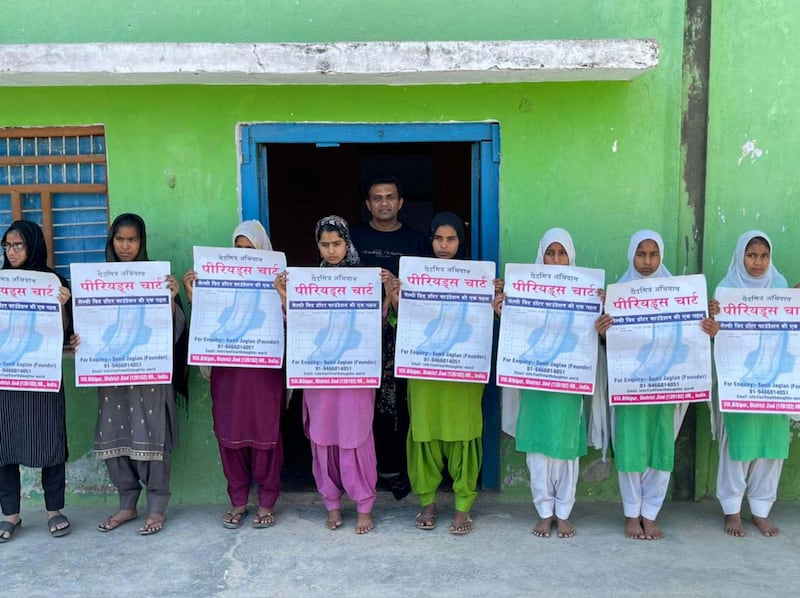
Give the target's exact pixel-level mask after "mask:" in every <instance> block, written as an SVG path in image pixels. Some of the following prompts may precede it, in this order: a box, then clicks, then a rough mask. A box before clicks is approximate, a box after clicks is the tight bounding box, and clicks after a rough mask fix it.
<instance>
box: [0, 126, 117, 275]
mask: <svg viewBox="0 0 800 598" xmlns="http://www.w3.org/2000/svg"><path fill="white" fill-rule="evenodd" d="M107 174H108V169H107V165H106V141H105V128H104V127H103V126H86V127H24V128H0V227H2V230H5V229H6V228H7V227H8V225H10V224H11V223H12V222H13V221H14V220H20V219H25V220H31V221H33V222H36V223H37V224H39V225H40V226H41V227H42V229H43V230H44V234H45V239H46V240H47V250H48V263H49V265H50V266H51V267H54V268H55V269H56V271H57V272H58V273H59V274H61V275H62V276H64V277H65V278H69V265H70V264H71V263H73V262H102V261H104V260H105V257H104V249H105V240H106V231H107V230H108V185H107V182H108V178H107Z"/></svg>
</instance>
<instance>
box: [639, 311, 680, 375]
mask: <svg viewBox="0 0 800 598" xmlns="http://www.w3.org/2000/svg"><path fill="white" fill-rule="evenodd" d="M651 328H652V340H651V341H650V342H649V343H647V344H645V345H644V346H643V347H642V348H641V350H640V351H639V354H638V355H637V356H636V359H637V360H638V361H639V364H640V365H639V367H638V368H637V369H636V371H634V372H633V376H632V377H633V378H635V379H642V378H661V377H662V376H664V375H666V373H667V372H668V371H669V370H670V369H671V368H672V366H675V365H678V364H679V363H683V362H684V361H686V359H687V358H688V357H689V345H687V344H685V343H681V335H682V333H683V323H682V322H673V323H672V324H671V325H665V324H661V325H658V326H655V325H653V326H652V327H651Z"/></svg>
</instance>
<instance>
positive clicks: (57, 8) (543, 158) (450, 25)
mask: <svg viewBox="0 0 800 598" xmlns="http://www.w3.org/2000/svg"><path fill="white" fill-rule="evenodd" d="M8 4H10V5H11V6H10V7H8V9H7V10H6V11H5V14H6V17H5V20H4V25H3V28H2V29H1V30H0V43H23V42H86V41H162V40H165V41H228V42H233V41H333V40H337V41H350V40H356V41H357V40H395V39H401V40H440V39H498V40H501V39H549V38H573V37H574V38H591V37H599V38H605V37H637V38H656V39H658V40H659V42H660V44H661V58H660V65H659V67H658V68H657V69H656V70H655V71H653V72H650V73H647V74H645V75H643V76H642V77H640V78H638V79H636V80H635V81H633V82H625V83H559V84H518V85H511V84H509V85H469V86H422V87H397V88H390V87H380V86H370V87H346V86H342V87H303V86H286V87H255V86H244V87H232V86H231V87H225V86H220V87H210V86H209V87H200V86H172V87H100V88H47V89H32V88H0V125H6V126H8V125H14V126H26V125H65V124H83V123H102V124H104V125H105V126H106V131H107V146H108V165H109V166H108V170H109V194H110V202H111V212H112V216H113V215H115V214H118V213H120V212H123V211H128V210H132V211H136V212H138V213H140V214H141V215H142V216H143V217H144V218H145V220H146V221H147V222H148V232H149V236H150V239H149V240H148V243H149V248H150V250H151V256H153V257H154V258H158V259H171V260H172V263H173V270H174V272H177V273H182V272H183V271H184V270H185V269H186V268H188V266H189V260H190V254H191V246H192V245H193V244H196V243H197V244H206V245H213V244H220V245H226V244H228V243H229V241H230V237H229V234H230V231H231V230H232V228H233V227H234V225H235V224H236V222H237V218H238V215H237V209H238V205H239V204H238V202H239V198H238V191H237V158H236V144H235V129H236V123H238V122H255V121H361V122H363V121H378V122H380V121H391V122H397V121H432V122H438V121H450V120H455V121H474V120H486V119H492V120H497V121H498V122H499V123H500V127H501V149H502V158H501V173H500V221H501V231H500V233H501V256H502V260H503V261H504V262H507V261H526V260H532V259H533V258H534V253H535V246H536V243H537V241H538V237H539V235H540V234H541V233H542V232H544V230H546V229H547V228H549V227H552V226H565V227H567V228H568V229H569V230H570V231H571V232H572V234H573V237H574V238H575V241H576V246H577V254H578V263H579V264H581V265H586V266H595V267H605V268H606V269H607V277H608V279H609V280H616V278H618V277H619V276H620V275H621V274H622V272H623V271H624V269H625V267H626V255H625V254H626V250H627V244H628V239H629V237H630V234H631V233H632V232H633V231H635V230H637V229H639V228H644V227H648V228H655V229H658V230H660V231H661V232H662V234H663V236H664V238H665V240H666V243H667V253H666V256H665V263H666V264H667V265H668V266H669V267H670V268H671V269H673V270H675V271H681V269H682V265H683V264H684V263H685V262H686V259H687V256H686V255H685V250H683V249H682V250H680V251H679V250H678V247H683V243H682V242H681V243H679V242H678V240H679V239H683V238H684V236H685V235H687V234H691V225H692V223H691V221H690V219H689V220H687V218H686V217H685V214H684V212H685V208H684V207H683V203H682V202H683V201H684V199H683V195H682V189H681V152H680V122H681V106H682V94H683V92H682V89H683V85H682V59H683V56H682V49H683V21H684V9H683V6H682V3H680V2H672V1H669V0H657V1H654V2H641V1H638V0H627V1H626V0H583V1H577V0H573V1H567V0H560V1H555V0H551V1H544V0H537V1H531V0H519V1H512V0H507V1H501V2H488V1H485V0H468V1H466V2H463V1H462V2H454V1H452V0H448V1H445V2H438V3H431V2H423V1H422V0H409V1H408V2H405V3H397V2H391V3H389V2H373V3H370V7H371V9H370V10H365V9H364V5H365V3H364V2H355V1H352V0H350V1H347V0H339V1H338V2H327V1H323V0H317V1H314V2H307V1H302V0H298V1H297V2H289V3H286V2H282V1H278V0H275V1H273V2H255V1H252V0H251V1H244V0H239V1H228V2H210V1H207V0H206V1H203V0H199V1H196V2H193V3H191V6H184V7H183V8H178V7H173V6H171V5H169V3H163V2H156V1H147V2H146V1H142V0H133V1H131V2H128V3H127V4H126V8H125V11H126V12H125V14H122V13H121V12H119V10H120V9H117V8H112V6H116V5H115V4H107V5H102V4H101V5H99V6H98V5H97V3H92V2H89V1H88V0H80V1H72V2H69V3H64V5H61V4H53V3H50V2H47V3H45V2H43V1H41V0H26V1H25V2H22V1H17V0H12V1H11V2H8ZM221 7H224V8H221ZM87 15H91V18H89V19H85V16H87ZM454 16H457V18H454ZM173 176H174V177H175V186H174V188H173V187H171V186H170V185H169V180H170V177H173ZM682 214H683V216H682ZM299 234H307V231H299ZM681 252H683V253H681ZM69 367H70V364H68V368H67V369H69ZM68 378H69V376H68ZM66 384H67V389H68V401H69V412H68V417H69V433H70V450H71V461H72V463H71V472H73V471H74V472H77V471H80V472H81V473H82V475H83V477H82V478H80V477H78V478H75V477H71V479H70V490H71V491H75V490H76V489H77V490H80V491H81V492H84V491H85V492H87V494H84V495H80V497H81V500H86V501H93V502H96V501H97V500H99V499H98V494H100V493H99V492H98V489H99V488H100V487H101V486H102V485H103V484H104V483H105V480H104V479H103V477H102V467H98V464H97V463H96V462H94V461H91V457H90V455H89V449H90V446H91V435H92V431H93V426H94V418H95V412H94V401H95V396H94V393H93V392H92V391H82V392H77V391H76V390H75V389H74V388H73V387H72V382H71V379H68V380H67V381H66ZM192 390H193V397H192V406H191V409H190V411H189V414H188V416H185V417H184V419H182V421H181V422H180V423H181V434H182V444H181V447H180V448H179V449H178V450H177V452H176V454H175V465H174V472H175V473H174V483H173V492H174V500H175V501H176V502H190V503H191V502H194V503H204V502H213V501H217V502H223V501H224V500H226V499H225V493H224V482H223V479H222V475H221V472H220V468H219V463H218V457H217V454H216V444H215V441H214V438H213V435H212V433H211V421H210V398H209V396H208V387H207V384H206V383H205V382H203V381H202V380H200V379H199V378H195V379H193V388H192ZM596 458H597V455H596V454H592V455H590V456H589V457H588V458H587V459H586V460H585V463H584V464H585V465H586V464H588V463H590V462H592V461H594V460H595V459H596ZM524 467H525V466H524V460H523V459H522V457H521V456H520V455H518V454H516V453H515V451H514V450H513V446H512V445H511V443H510V442H508V441H507V440H505V441H504V443H503V460H502V467H501V476H502V478H503V480H504V490H505V491H504V493H503V496H504V499H508V500H517V499H525V500H528V499H529V494H528V489H527V481H526V479H527V474H526V473H525V470H524ZM29 479H30V476H29ZM73 480H85V481H78V482H73ZM579 492H580V495H581V497H590V498H592V499H598V500H600V499H614V498H616V497H617V485H616V476H612V477H610V478H608V479H606V480H605V481H602V482H595V483H591V484H581V485H580V489H579ZM75 500H78V496H77V495H76V498H75ZM110 500H111V501H112V502H113V501H114V500H115V499H114V498H113V496H112V498H111V499H110Z"/></svg>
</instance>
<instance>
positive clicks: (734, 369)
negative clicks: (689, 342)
mask: <svg viewBox="0 0 800 598" xmlns="http://www.w3.org/2000/svg"><path fill="white" fill-rule="evenodd" d="M716 299H717V300H718V301H719V303H720V313H719V315H717V316H716V319H717V321H718V322H719V324H720V330H719V333H718V334H717V336H716V338H715V340H714V363H715V364H716V366H717V380H718V388H719V405H720V411H730V412H734V413H786V414H796V413H800V359H798V357H797V356H798V355H800V289H731V288H724V287H720V288H718V289H717V292H716Z"/></svg>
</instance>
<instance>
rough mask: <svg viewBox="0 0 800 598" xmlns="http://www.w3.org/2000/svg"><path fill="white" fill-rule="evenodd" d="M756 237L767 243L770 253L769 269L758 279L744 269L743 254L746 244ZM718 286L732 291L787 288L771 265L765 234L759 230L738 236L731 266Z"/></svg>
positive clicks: (768, 240)
mask: <svg viewBox="0 0 800 598" xmlns="http://www.w3.org/2000/svg"><path fill="white" fill-rule="evenodd" d="M756 237H761V238H763V239H764V240H765V241H766V242H767V245H768V246H769V252H770V260H769V269H768V270H767V271H766V272H765V273H764V274H763V275H761V276H758V277H756V276H750V275H749V274H748V273H747V270H746V269H745V267H744V252H745V251H746V250H747V244H748V243H750V241H752V240H753V239H755V238H756ZM719 286H721V287H731V288H734V289H768V288H778V289H785V288H786V287H788V286H789V285H788V284H787V283H786V279H785V278H784V277H783V275H782V274H781V273H780V272H778V270H777V269H776V268H775V266H774V265H773V261H772V241H770V238H769V237H768V236H767V235H766V234H765V233H763V232H761V231H760V230H750V231H747V232H746V233H744V234H742V235H740V236H739V240H738V241H736V251H734V252H733V258H732V259H731V265H730V266H728V274H727V275H726V276H725V278H723V279H722V282H720V283H719Z"/></svg>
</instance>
